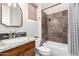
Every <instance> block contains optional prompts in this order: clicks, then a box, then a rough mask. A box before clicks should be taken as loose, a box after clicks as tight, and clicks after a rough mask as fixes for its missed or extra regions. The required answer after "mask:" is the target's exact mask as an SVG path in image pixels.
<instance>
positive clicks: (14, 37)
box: [13, 30, 17, 38]
mask: <svg viewBox="0 0 79 59" xmlns="http://www.w3.org/2000/svg"><path fill="white" fill-rule="evenodd" d="M16 31H17V30H15V31H14V36H13V38H16Z"/></svg>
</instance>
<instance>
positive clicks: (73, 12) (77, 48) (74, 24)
mask: <svg viewBox="0 0 79 59" xmlns="http://www.w3.org/2000/svg"><path fill="white" fill-rule="evenodd" d="M68 40H69V41H68V44H69V45H68V46H69V52H70V54H71V55H73V56H79V3H70V4H69V19H68Z"/></svg>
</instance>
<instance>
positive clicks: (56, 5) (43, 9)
mask: <svg viewBox="0 0 79 59" xmlns="http://www.w3.org/2000/svg"><path fill="white" fill-rule="evenodd" d="M60 4H61V3H58V4H55V5H52V6H50V7H47V8H45V9H43V10H42V11H44V10H46V9H49V8H52V7H55V6H57V5H60Z"/></svg>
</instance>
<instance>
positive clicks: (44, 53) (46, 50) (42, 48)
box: [36, 39, 51, 56]
mask: <svg viewBox="0 0 79 59" xmlns="http://www.w3.org/2000/svg"><path fill="white" fill-rule="evenodd" d="M40 43H41V41H40V40H39V39H38V40H36V49H37V51H38V53H39V54H40V55H41V56H51V50H50V49H49V48H48V47H46V46H44V45H43V46H40ZM43 44H44V43H43Z"/></svg>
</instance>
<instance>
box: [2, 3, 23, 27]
mask: <svg viewBox="0 0 79 59" xmlns="http://www.w3.org/2000/svg"><path fill="white" fill-rule="evenodd" d="M2 4H3V3H1V24H2V25H4V26H6V27H21V26H23V11H22V9H21V7H20V6H19V4H18V3H16V4H17V5H18V6H19V7H20V10H21V12H22V14H21V25H19V26H16V25H15V26H8V25H6V24H3V23H2Z"/></svg>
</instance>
